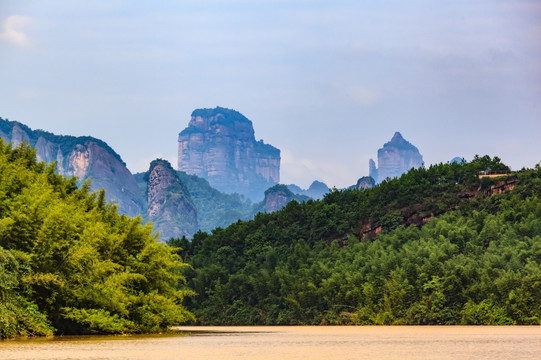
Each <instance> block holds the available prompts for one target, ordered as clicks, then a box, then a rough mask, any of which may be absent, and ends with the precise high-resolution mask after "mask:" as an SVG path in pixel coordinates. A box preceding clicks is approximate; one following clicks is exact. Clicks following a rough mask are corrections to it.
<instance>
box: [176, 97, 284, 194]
mask: <svg viewBox="0 0 541 360" xmlns="http://www.w3.org/2000/svg"><path fill="white" fill-rule="evenodd" d="M178 170H181V171H184V172H186V173H188V174H191V175H197V176H199V177H202V178H204V179H206V180H208V181H209V183H210V184H211V185H212V186H213V187H215V188H217V189H218V190H220V191H223V192H227V193H233V192H237V193H239V194H243V195H246V196H248V197H250V198H252V199H254V200H255V199H257V198H258V197H259V198H261V197H262V196H263V192H264V191H265V189H267V188H268V187H269V186H272V185H274V184H277V183H278V182H279V180H280V150H278V149H277V148H275V147H273V146H271V145H268V144H265V143H263V141H262V140H259V141H256V139H255V136H254V128H253V124H252V122H251V121H250V120H249V119H248V118H246V117H245V116H244V115H242V114H241V113H240V112H238V111H236V110H231V109H227V108H223V107H216V108H214V109H196V110H194V111H193V112H192V114H191V119H190V121H189V123H188V127H187V128H185V129H184V130H182V131H181V132H180V133H179V137H178Z"/></svg>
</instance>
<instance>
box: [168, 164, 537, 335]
mask: <svg viewBox="0 0 541 360" xmlns="http://www.w3.org/2000/svg"><path fill="white" fill-rule="evenodd" d="M481 172H485V173H486V172H490V173H494V172H496V173H500V174H502V176H501V177H492V178H490V177H479V173H481ZM170 243H171V244H173V245H176V246H180V247H182V248H183V250H182V251H180V254H181V255H182V257H183V259H184V260H185V261H186V262H188V263H189V264H190V265H191V267H186V268H184V269H183V273H184V274H185V276H186V277H187V279H188V286H189V287H190V288H192V289H193V290H194V291H195V292H196V293H197V296H195V297H192V298H190V299H188V301H187V306H188V308H189V309H190V310H191V311H193V313H194V314H195V315H196V317H197V319H198V322H199V323H200V324H223V325H241V324H242V325H247V324H540V323H541V168H540V167H539V166H536V168H535V169H530V170H522V171H518V172H514V173H511V172H510V170H509V168H508V167H507V166H505V165H504V164H502V163H501V162H500V160H499V159H498V158H493V159H492V158H490V157H488V156H484V157H476V158H475V159H474V160H473V161H471V162H469V163H465V162H463V163H451V164H439V165H434V166H430V167H429V168H426V169H425V168H420V169H416V170H412V171H410V172H408V173H407V174H405V175H403V176H402V177H401V178H399V179H393V180H388V181H385V182H383V183H382V184H380V185H379V186H377V187H375V188H372V189H368V190H343V191H339V190H334V191H332V192H331V193H330V194H328V195H327V196H326V197H325V198H324V199H323V200H322V201H308V202H306V203H302V204H299V203H296V202H291V203H290V204H289V205H287V206H286V207H285V208H284V209H282V210H281V211H278V212H275V213H272V214H258V215H257V216H256V217H255V219H254V220H252V221H247V222H242V221H239V222H237V223H235V224H233V225H231V226H229V227H227V228H225V229H216V230H214V231H212V233H210V234H207V233H203V232H199V233H197V234H196V235H195V236H194V238H193V240H192V241H191V242H190V241H188V240H187V239H185V238H184V239H172V240H171V241H170Z"/></svg>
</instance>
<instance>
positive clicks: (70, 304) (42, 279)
mask: <svg viewBox="0 0 541 360" xmlns="http://www.w3.org/2000/svg"><path fill="white" fill-rule="evenodd" d="M89 189H90V185H89V183H88V182H86V183H84V184H83V185H82V186H81V189H78V188H77V186H76V179H75V178H71V179H64V178H62V177H61V176H60V175H58V174H56V173H55V168H54V166H52V165H51V166H47V165H46V164H45V163H38V162H37V161H36V156H35V150H32V149H30V147H29V146H28V145H27V144H24V143H23V144H21V145H19V146H17V147H16V148H14V149H12V148H11V147H10V146H8V145H5V144H4V142H3V141H2V140H1V139H0V300H1V301H0V338H3V337H9V336H14V335H45V334H51V333H63V334H68V333H72V334H73V333H77V334H79V333H129V332H148V331H158V330H161V329H164V328H165V327H167V326H169V325H172V324H178V323H181V322H184V321H187V320H190V319H192V315H191V314H190V313H189V312H188V311H186V309H185V308H184V307H183V306H182V305H180V304H181V301H182V299H183V297H184V296H185V295H186V294H187V293H189V291H178V290H177V286H178V285H179V284H182V281H183V277H182V276H181V275H180V273H179V271H180V268H182V267H183V266H184V264H183V263H182V262H180V259H179V257H178V256H177V255H175V254H172V252H171V249H170V248H168V247H166V246H164V245H163V244H158V243H157V242H156V239H155V238H154V237H153V236H152V235H151V232H152V229H151V226H142V225H141V219H140V218H129V217H127V216H125V215H119V214H118V212H117V210H116V207H115V206H113V205H111V204H107V203H106V202H105V194H104V192H100V193H98V194H95V193H94V194H92V193H90V191H89Z"/></svg>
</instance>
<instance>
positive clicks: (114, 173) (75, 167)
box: [0, 118, 143, 216]
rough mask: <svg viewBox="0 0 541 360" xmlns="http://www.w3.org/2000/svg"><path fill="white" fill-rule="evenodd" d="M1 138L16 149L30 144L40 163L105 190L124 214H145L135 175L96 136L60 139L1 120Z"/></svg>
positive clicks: (94, 188) (109, 198)
mask: <svg viewBox="0 0 541 360" xmlns="http://www.w3.org/2000/svg"><path fill="white" fill-rule="evenodd" d="M0 137H2V138H3V139H4V140H6V141H7V142H12V143H13V145H14V146H16V145H18V144H20V143H21V142H23V141H27V142H28V143H29V144H30V146H32V147H34V148H35V149H36V153H37V157H38V160H39V161H46V162H49V163H52V162H55V161H56V162H57V171H58V173H60V174H62V175H64V176H68V177H71V176H75V177H77V178H78V179H79V182H82V181H84V180H86V179H88V178H90V179H91V181H92V189H93V190H99V189H105V191H106V198H107V200H108V201H114V202H115V203H118V204H119V207H118V209H119V211H120V212H121V213H123V214H127V215H130V216H136V215H139V214H141V213H143V201H142V199H141V196H140V194H139V191H138V188H137V184H136V182H135V179H134V178H133V175H132V174H131V172H130V171H129V170H128V168H127V167H126V165H125V164H124V162H123V161H122V159H121V158H120V156H119V155H118V154H117V153H116V152H115V151H114V150H113V149H111V148H110V147H109V146H108V145H107V144H106V143H105V142H103V141H101V140H99V139H95V138H92V137H74V136H59V135H54V134H51V133H48V132H45V131H42V130H32V129H30V128H29V127H27V126H26V125H24V124H21V123H18V122H15V121H8V120H4V119H1V118H0Z"/></svg>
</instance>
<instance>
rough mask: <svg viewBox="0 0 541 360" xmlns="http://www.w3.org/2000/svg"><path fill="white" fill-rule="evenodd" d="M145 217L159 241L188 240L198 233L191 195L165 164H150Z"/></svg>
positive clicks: (171, 168) (160, 162) (162, 161)
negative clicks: (171, 239)
mask: <svg viewBox="0 0 541 360" xmlns="http://www.w3.org/2000/svg"><path fill="white" fill-rule="evenodd" d="M147 202H148V206H147V216H148V219H149V220H151V221H152V222H153V223H154V229H155V230H156V231H159V232H160V233H161V235H160V236H161V239H168V238H171V237H179V236H183V235H186V236H191V235H192V234H193V233H195V231H196V230H197V210H196V208H195V205H194V204H193V201H192V198H191V196H190V193H189V192H188V190H187V188H186V186H185V185H184V184H183V183H182V181H181V180H180V178H179V177H178V175H177V173H176V171H175V170H174V169H173V167H172V166H171V164H170V163H169V162H168V161H167V160H163V159H156V160H154V161H152V162H151V163H150V168H149V170H148V185H147Z"/></svg>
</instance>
